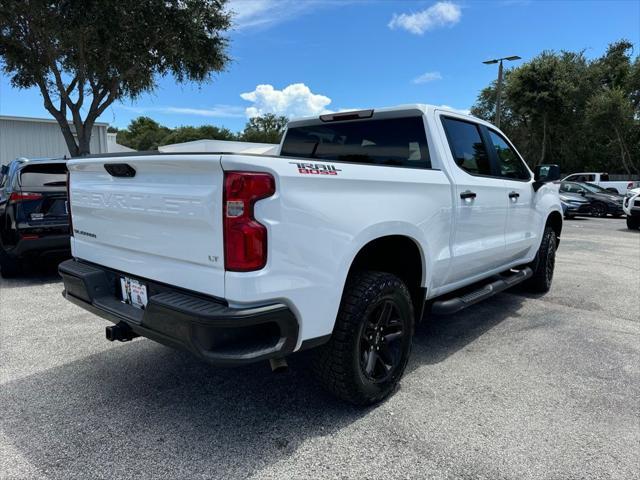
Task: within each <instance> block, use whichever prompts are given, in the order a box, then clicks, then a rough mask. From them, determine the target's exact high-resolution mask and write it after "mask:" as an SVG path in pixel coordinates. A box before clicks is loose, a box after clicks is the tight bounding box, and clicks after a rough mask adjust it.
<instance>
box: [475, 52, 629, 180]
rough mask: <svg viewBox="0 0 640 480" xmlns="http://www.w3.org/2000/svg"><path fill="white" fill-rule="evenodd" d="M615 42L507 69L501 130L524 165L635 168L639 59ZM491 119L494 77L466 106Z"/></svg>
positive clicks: (567, 169)
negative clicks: (601, 50)
mask: <svg viewBox="0 0 640 480" xmlns="http://www.w3.org/2000/svg"><path fill="white" fill-rule="evenodd" d="M632 47H633V46H632V44H631V43H630V42H628V41H626V40H620V41H618V42H614V43H612V44H611V45H609V47H608V48H607V51H606V52H605V54H604V55H603V56H601V57H599V58H596V59H593V60H588V59H587V58H586V57H585V55H584V52H567V51H562V52H559V53H558V52H549V51H547V52H543V53H542V54H540V55H538V56H537V57H535V58H533V59H532V60H531V61H529V62H527V63H524V64H523V65H521V66H519V67H517V68H514V69H511V70H508V71H507V72H506V74H505V89H504V93H505V96H504V99H503V100H504V101H503V104H502V109H503V110H502V112H501V115H502V118H503V122H502V129H503V130H504V131H505V132H506V133H507V135H508V136H509V138H511V140H512V141H513V142H514V143H515V145H516V146H517V147H518V149H519V150H520V152H521V153H523V154H524V157H525V159H527V160H528V162H529V163H530V165H532V166H533V165H535V164H537V163H542V162H552V163H558V164H560V165H561V168H562V169H563V170H564V171H565V172H567V173H569V172H573V171H585V170H587V171H588V170H601V171H609V172H611V173H622V172H625V173H627V174H629V173H634V172H638V159H639V158H640V57H636V58H635V59H632V57H631V53H632ZM471 111H472V113H473V114H474V115H476V116H479V117H480V118H484V119H486V120H489V121H492V119H493V117H494V113H495V82H492V84H490V85H489V86H487V87H485V88H484V89H483V90H482V91H481V92H480V93H479V95H478V98H477V100H476V102H475V104H474V106H473V107H472V109H471Z"/></svg>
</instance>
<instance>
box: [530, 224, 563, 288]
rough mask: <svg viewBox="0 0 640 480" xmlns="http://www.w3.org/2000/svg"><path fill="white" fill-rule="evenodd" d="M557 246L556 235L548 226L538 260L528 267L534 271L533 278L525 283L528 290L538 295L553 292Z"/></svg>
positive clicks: (537, 255)
mask: <svg viewBox="0 0 640 480" xmlns="http://www.w3.org/2000/svg"><path fill="white" fill-rule="evenodd" d="M556 246H557V240H556V233H555V232H554V231H553V228H551V227H550V226H549V225H547V226H546V227H545V229H544V234H543V237H542V242H541V243H540V248H539V249H538V253H537V254H536V258H534V260H533V262H531V263H530V264H529V265H528V266H529V268H531V270H533V276H532V277H531V278H530V279H529V280H527V281H526V282H525V283H524V287H525V288H526V289H528V290H530V291H532V292H536V293H547V292H548V291H549V290H551V282H552V281H553V271H554V269H555V265H556Z"/></svg>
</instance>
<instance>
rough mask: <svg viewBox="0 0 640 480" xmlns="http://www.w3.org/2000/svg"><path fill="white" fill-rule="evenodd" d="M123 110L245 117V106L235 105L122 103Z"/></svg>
mask: <svg viewBox="0 0 640 480" xmlns="http://www.w3.org/2000/svg"><path fill="white" fill-rule="evenodd" d="M119 107H120V108H122V109H123V110H128V111H130V112H135V113H138V114H141V115H142V114H145V113H161V114H178V115H196V116H199V117H213V118H234V117H244V115H245V113H244V108H242V107H239V106H234V105H215V106H213V107H211V108H189V107H171V106H167V107H130V106H127V105H120V106H119Z"/></svg>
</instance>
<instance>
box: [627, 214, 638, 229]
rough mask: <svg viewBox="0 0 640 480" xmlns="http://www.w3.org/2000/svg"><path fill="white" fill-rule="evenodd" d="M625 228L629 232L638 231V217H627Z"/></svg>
mask: <svg viewBox="0 0 640 480" xmlns="http://www.w3.org/2000/svg"><path fill="white" fill-rule="evenodd" d="M627 228H628V229H629V230H638V229H640V217H632V216H630V215H627Z"/></svg>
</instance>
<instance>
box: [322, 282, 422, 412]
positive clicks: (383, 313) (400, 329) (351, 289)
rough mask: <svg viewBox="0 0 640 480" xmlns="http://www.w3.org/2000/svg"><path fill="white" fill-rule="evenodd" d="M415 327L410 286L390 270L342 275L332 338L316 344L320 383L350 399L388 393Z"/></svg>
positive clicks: (369, 400) (373, 399)
mask: <svg viewBox="0 0 640 480" xmlns="http://www.w3.org/2000/svg"><path fill="white" fill-rule="evenodd" d="M413 330H414V312H413V306H412V302H411V296H410V295H409V290H408V289H407V286H406V285H405V284H404V282H403V281H402V280H400V279H399V278H398V277H396V276H395V275H392V274H389V273H383V272H372V271H366V272H362V273H359V274H356V275H355V276H354V277H353V278H352V279H349V280H348V281H347V285H346V287H345V290H344V293H343V296H342V302H341V304H340V310H339V311H338V316H337V318H336V324H335V327H334V330H333V334H332V335H331V339H330V340H329V342H327V343H326V344H324V345H322V346H321V347H318V349H317V350H316V352H315V357H314V371H315V373H316V376H317V377H318V379H319V380H320V383H321V384H322V385H323V386H324V387H325V388H326V389H327V390H329V391H330V392H331V393H333V394H334V395H336V396H337V397H339V398H341V399H343V400H345V401H347V402H350V403H353V404H355V405H371V404H374V403H377V402H380V401H381V400H383V399H385V398H386V397H387V396H389V395H390V394H391V393H392V392H393V391H394V390H395V388H396V386H397V384H398V381H399V380H400V378H401V377H402V374H403V373H404V369H405V367H406V366H407V361H408V359H409V354H410V352H411V341H412V338H413Z"/></svg>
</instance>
